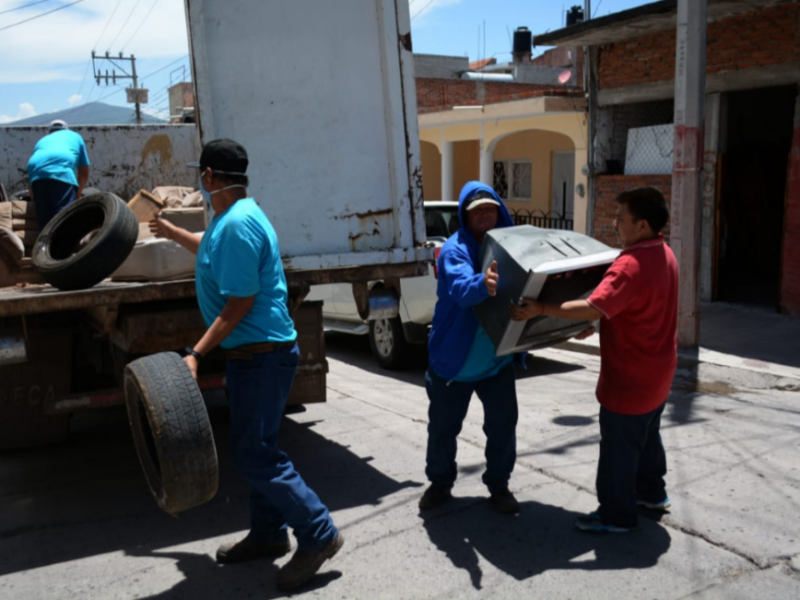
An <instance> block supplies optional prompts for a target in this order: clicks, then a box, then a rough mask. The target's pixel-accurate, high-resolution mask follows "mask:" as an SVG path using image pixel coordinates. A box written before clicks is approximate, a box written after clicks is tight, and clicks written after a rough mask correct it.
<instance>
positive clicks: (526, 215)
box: [511, 208, 575, 231]
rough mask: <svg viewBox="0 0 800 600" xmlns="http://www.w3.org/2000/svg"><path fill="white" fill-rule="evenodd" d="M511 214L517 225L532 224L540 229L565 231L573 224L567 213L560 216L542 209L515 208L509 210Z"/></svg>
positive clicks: (571, 228) (570, 229)
mask: <svg viewBox="0 0 800 600" xmlns="http://www.w3.org/2000/svg"><path fill="white" fill-rule="evenodd" d="M511 214H512V216H513V217H514V222H515V223H516V224H517V225H533V226H534V227H541V228H542V229H563V230H566V231H572V230H573V228H574V225H575V224H574V220H573V218H572V216H571V215H570V214H569V213H567V215H566V216H561V215H560V214H559V213H557V212H554V211H550V212H548V213H546V212H544V211H542V210H526V209H524V208H517V209H515V210H513V211H511Z"/></svg>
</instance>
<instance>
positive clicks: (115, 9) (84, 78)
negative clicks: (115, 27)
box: [77, 0, 122, 106]
mask: <svg viewBox="0 0 800 600" xmlns="http://www.w3.org/2000/svg"><path fill="white" fill-rule="evenodd" d="M120 4H122V0H117V4H116V6H114V10H112V11H111V16H110V17H108V21H106V25H105V27H103V31H101V32H100V36H99V37H98V38H97V41H96V42H95V43H94V46H93V47H92V50H96V49H97V46H98V44H100V40H102V39H103V36H104V35H105V34H106V31H108V26H109V25H111V21H112V20H113V19H114V15H116V14H117V9H118V8H119V5H120ZM91 65H92V60H91V59H89V61H88V62H87V63H86V68H85V69H84V70H83V78H82V79H81V85H80V87H78V92H77V95H78V96H80V95H81V94H82V93H83V86H84V84H85V83H86V76H87V75H88V74H89V67H90V66H91ZM89 96H91V93H90V94H89ZM87 102H88V99H87ZM81 104H84V103H83V102H81ZM78 106H80V104H79V105H78Z"/></svg>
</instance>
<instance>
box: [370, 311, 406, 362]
mask: <svg viewBox="0 0 800 600" xmlns="http://www.w3.org/2000/svg"><path fill="white" fill-rule="evenodd" d="M369 347H370V349H371V350H372V354H373V355H374V356H375V358H376V359H377V360H378V364H379V365H380V366H382V367H383V368H384V369H401V368H403V367H404V366H406V364H407V363H408V342H406V337H405V334H404V333H403V323H402V322H401V321H400V317H395V318H393V319H375V320H374V321H370V322H369Z"/></svg>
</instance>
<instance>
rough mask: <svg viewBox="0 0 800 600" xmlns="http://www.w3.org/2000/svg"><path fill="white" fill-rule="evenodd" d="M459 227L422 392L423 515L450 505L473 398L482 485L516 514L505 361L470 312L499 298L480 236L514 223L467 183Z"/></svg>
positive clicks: (509, 367)
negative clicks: (479, 425)
mask: <svg viewBox="0 0 800 600" xmlns="http://www.w3.org/2000/svg"><path fill="white" fill-rule="evenodd" d="M458 203H459V205H458V214H459V218H460V220H461V229H459V230H458V232H456V233H455V234H453V235H452V236H450V238H449V239H448V240H447V242H445V244H444V246H442V250H441V252H440V254H439V259H438V262H437V268H438V272H439V278H438V284H437V285H438V287H437V290H436V295H437V298H438V300H437V302H436V308H435V309H434V312H433V324H432V327H431V335H430V341H429V342H428V350H429V356H430V359H429V365H428V371H427V373H426V374H425V387H426V389H427V391H428V398H429V399H430V406H429V408H428V451H427V457H426V463H427V465H426V468H425V474H426V475H427V477H428V479H429V480H430V482H431V485H430V486H429V487H428V489H427V490H425V494H424V495H423V496H422V498H420V501H419V507H420V508H421V509H423V510H424V509H429V508H434V507H436V506H439V505H441V504H442V503H444V502H446V501H447V500H449V499H450V498H451V497H452V496H451V492H450V490H451V489H452V487H453V484H454V483H455V480H456V474H457V468H456V448H457V437H458V434H459V433H460V432H461V425H462V423H463V422H464V417H466V415H467V409H468V408H469V402H470V399H471V398H472V394H473V392H475V393H477V394H478V398H480V400H481V402H482V403H483V410H484V424H483V430H484V432H485V433H486V471H485V472H484V474H483V482H484V484H486V487H488V488H489V493H490V494H491V497H490V500H489V501H490V503H491V504H492V506H493V507H494V508H496V509H497V510H498V511H500V512H502V513H516V512H517V511H518V510H519V503H518V502H517V500H516V498H514V495H513V494H512V493H511V492H510V491H509V489H508V480H509V479H510V477H511V471H513V470H514V463H515V462H516V459H517V438H516V427H517V392H516V387H515V380H514V365H513V364H512V360H513V359H512V357H511V356H501V357H497V356H495V347H494V344H493V343H492V341H491V340H490V339H489V337H488V336H487V335H486V332H485V331H484V330H483V328H482V327H481V326H480V325H479V324H478V319H477V318H476V317H475V313H474V312H473V310H472V309H473V307H474V306H477V305H478V304H480V303H481V302H483V301H484V300H486V299H487V298H489V297H490V296H494V295H495V294H496V293H497V281H498V278H499V275H498V273H497V264H496V263H494V262H493V263H492V264H491V265H490V267H489V268H488V269H487V270H486V271H485V272H484V271H482V270H481V265H480V263H479V261H478V251H479V249H480V245H481V243H482V242H483V238H484V236H485V235H486V232H487V231H489V230H491V229H495V228H497V227H511V226H512V225H514V220H513V219H512V218H511V215H510V214H509V212H508V209H507V208H506V206H505V204H504V203H503V200H502V199H501V198H500V196H498V195H497V193H496V192H495V191H494V190H493V189H492V188H491V187H489V186H488V185H485V184H483V183H481V182H479V181H470V182H468V183H467V184H466V185H465V186H464V188H463V189H462V190H461V196H460V198H459V200H458Z"/></svg>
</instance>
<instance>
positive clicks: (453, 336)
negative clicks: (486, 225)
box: [428, 181, 515, 380]
mask: <svg viewBox="0 0 800 600" xmlns="http://www.w3.org/2000/svg"><path fill="white" fill-rule="evenodd" d="M477 192H487V193H489V194H491V196H492V197H493V198H494V199H495V200H497V202H498V203H499V204H500V206H499V207H498V213H499V218H498V222H497V227H498V228H500V227H512V226H514V224H515V223H514V219H513V218H512V217H511V214H510V213H509V212H508V208H506V205H505V202H503V199H502V198H501V197H500V196H498V195H497V192H495V191H494V190H493V189H492V188H491V187H489V186H488V185H486V184H485V183H481V182H480V181H470V182H468V183H467V184H466V185H465V186H464V187H463V188H462V189H461V195H460V196H459V198H458V216H459V219H460V221H461V228H460V229H459V230H458V231H457V232H456V233H455V234H453V235H452V236H450V237H449V238H448V240H447V241H446V242H445V244H444V246H442V250H441V252H440V254H439V260H438V261H437V270H438V273H439V279H438V282H437V287H436V296H437V301H436V308H435V309H434V311H433V323H432V324H431V335H430V339H429V342H428V350H429V357H430V366H431V368H432V369H433V370H434V371H435V372H436V373H438V374H439V375H440V376H441V377H444V378H445V379H447V380H450V379H453V378H454V377H455V376H456V375H457V374H458V372H459V371H460V370H461V367H463V366H464V362H465V361H466V359H467V355H468V354H469V351H470V348H471V347H472V342H473V340H474V339H475V333H476V332H477V331H478V319H477V318H476V317H475V313H474V312H473V310H472V307H473V306H475V305H477V304H480V303H481V302H483V301H484V300H486V298H488V297H489V292H487V291H486V286H485V285H484V283H483V272H482V269H481V264H480V263H479V260H478V255H479V251H480V245H479V244H478V242H477V240H476V239H475V236H474V235H472V233H471V232H470V231H469V230H468V229H467V227H466V223H467V219H466V211H465V210H464V202H465V201H466V199H467V198H470V197H472V196H473V195H475V194H476V193H477Z"/></svg>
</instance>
